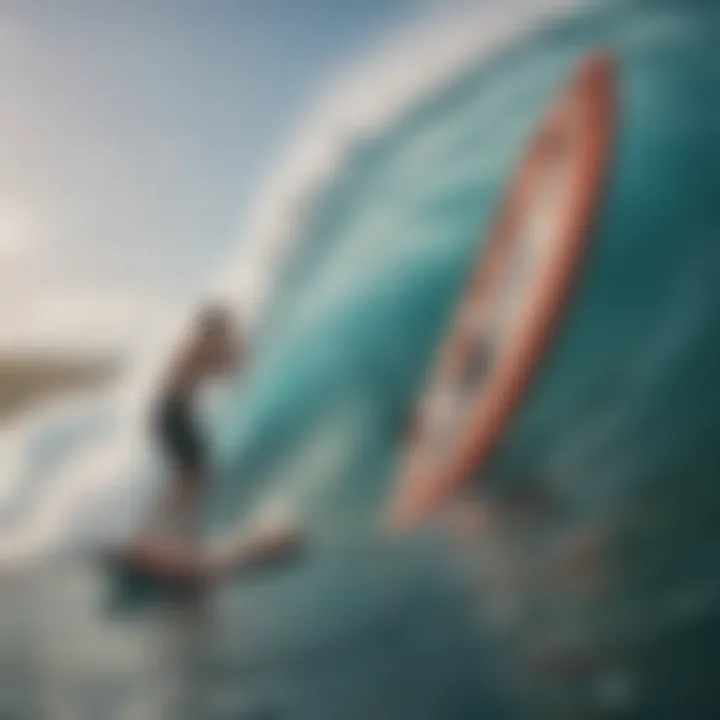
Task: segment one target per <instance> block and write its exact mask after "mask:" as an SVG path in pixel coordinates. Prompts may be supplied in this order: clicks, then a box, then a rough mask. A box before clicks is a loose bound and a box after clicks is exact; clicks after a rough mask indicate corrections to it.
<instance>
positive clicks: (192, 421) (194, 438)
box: [152, 306, 243, 535]
mask: <svg viewBox="0 0 720 720" xmlns="http://www.w3.org/2000/svg"><path fill="white" fill-rule="evenodd" d="M242 356H243V346H242V341H241V340H240V337H239V336H238V335H237V334H236V332H235V330H234V328H233V321H232V317H231V315H230V313H229V312H228V311H227V310H226V309H225V308H223V307H220V306H212V307H206V308H204V309H203V310H202V311H201V312H200V313H199V315H198V317H197V319H196V321H195V325H194V327H193V328H192V331H191V333H190V336H189V338H188V341H187V342H186V343H185V345H183V346H182V347H181V348H180V350H179V352H178V353H177V354H176V356H175V357H174V358H173V360H172V362H171V364H170V368H169V370H168V372H167V374H166V377H165V379H164V382H163V386H162V389H161V391H160V394H159V398H158V399H157V400H156V402H155V405H154V407H153V411H152V430H153V434H154V437H155V440H156V442H157V444H158V445H159V448H160V450H161V451H162V452H163V454H164V455H165V457H166V459H167V460H168V461H169V463H170V465H171V467H172V481H171V488H170V492H169V494H168V497H167V501H166V503H165V504H164V505H165V507H164V508H163V510H164V511H165V514H166V517H165V518H163V519H165V520H167V519H168V518H170V519H172V520H175V521H176V523H178V524H179V526H180V529H181V530H182V532H183V533H184V534H186V535H187V534H188V533H190V532H191V531H193V530H194V528H193V527H192V526H193V525H194V524H195V522H194V520H195V518H194V516H196V515H197V512H196V511H197V507H198V505H199V503H200V499H201V496H202V494H203V493H204V492H205V491H206V490H207V485H208V482H209V474H210V473H209V467H208V453H207V450H206V447H205V440H204V437H203V433H202V430H201V427H200V423H199V421H198V418H197V413H196V408H195V399H196V395H197V393H198V391H199V389H200V388H201V386H202V385H203V383H204V382H206V381H208V380H212V379H213V378H217V377H220V376H226V375H230V374H232V373H234V372H236V371H238V370H239V369H240V365H241V362H242Z"/></svg>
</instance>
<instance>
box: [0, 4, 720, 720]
mask: <svg viewBox="0 0 720 720" xmlns="http://www.w3.org/2000/svg"><path fill="white" fill-rule="evenodd" d="M718 37H720V6H719V5H718V4H717V3H715V2H712V1H711V0H654V1H651V0H646V1H641V0H634V1H631V0H625V1H623V0H618V1H615V2H603V3H596V4H588V5H583V6H580V7H578V8H575V9H574V10H572V11H571V12H567V13H563V14H561V15H558V16H557V17H551V18H545V19H542V20H537V19H533V20H532V22H531V23H529V24H528V23H526V24H525V25H524V26H523V28H522V32H517V33H513V34H509V35H508V37H507V38H506V41H505V42H503V43H499V44H498V46H497V47H493V48H491V49H488V48H487V43H486V42H485V40H484V39H482V40H481V39H478V41H477V48H476V49H477V52H475V53H473V52H469V53H467V57H465V58H464V59H463V61H462V62H456V63H454V65H452V67H450V68H449V69H447V70H446V71H445V72H443V73H438V74H437V76H433V78H432V82H430V83H429V84H427V85H426V86H424V87H419V89H416V91H415V92H414V93H413V94H412V97H410V98H408V99H406V100H405V101H404V103H403V104H402V107H400V108H399V109H396V110H395V111H394V112H393V114H392V116H391V117H389V118H385V119H384V120H383V122H382V123H380V124H368V125H367V126H362V125H361V126H360V129H357V128H356V129H355V131H354V132H353V133H352V134H351V137H349V138H344V139H343V142H342V149H341V152H338V153H335V154H334V155H333V162H332V163H330V164H329V165H328V166H327V167H325V169H324V173H323V177H322V181H321V182H320V181H318V182H316V183H314V184H313V185H312V187H311V186H310V183H309V180H308V186H307V187H301V188H300V191H299V193H298V197H299V198H300V200H298V204H297V205H295V206H293V212H294V213H296V216H295V215H294V216H293V218H294V219H293V222H292V223H289V224H288V227H290V228H291V230H288V229H287V228H286V229H285V235H282V233H281V234H280V235H278V237H280V236H281V235H282V237H280V240H277V242H273V243H271V242H269V241H267V239H266V240H263V242H261V243H259V244H258V245H256V246H255V247H254V249H253V252H254V253H255V255H254V256H253V255H252V254H251V256H250V257H255V258H256V259H257V258H259V259H258V262H262V263H264V264H265V265H264V266H268V265H271V266H272V268H273V273H274V274H273V282H272V283H269V281H268V284H269V285H271V286H272V287H271V289H269V290H268V289H267V288H264V290H263V292H260V291H258V292H259V294H261V295H263V297H264V298H265V300H264V303H263V309H262V313H258V316H257V318H256V322H255V327H256V336H255V343H254V348H255V349H254V355H253V361H252V365H251V367H250V368H249V371H248V372H247V373H246V374H245V376H244V377H243V378H242V379H241V380H239V381H238V382H237V383H235V384H233V386H232V387H229V388H227V389H225V392H224V394H223V396H222V398H221V399H220V402H219V403H218V404H217V406H216V407H214V409H213V412H212V413H211V416H210V418H209V421H210V422H211V425H212V434H211V438H212V445H213V451H214V454H215V459H216V464H217V468H218V472H217V477H216V479H215V483H216V491H215V492H214V493H213V496H212V498H210V500H209V502H208V507H207V513H206V521H207V525H208V528H209V529H211V530H212V529H221V528H224V527H226V526H236V525H238V524H246V525H248V526H249V525H250V524H251V523H253V522H260V521H262V519H263V518H265V517H268V516H275V515H280V516H285V517H289V518H291V519H293V520H295V521H297V522H300V523H302V524H303V526H304V527H305V528H307V534H308V546H307V548H306V551H305V554H304V556H303V557H302V558H301V559H300V560H299V561H298V562H296V563H295V564H293V565H292V566H291V567H288V568H286V569H283V570H282V571H278V572H276V573H267V574H265V575H260V576H257V577H254V578H249V579H248V580H247V581H243V582H238V583H236V584H233V585H232V586H228V587H226V588H223V589H222V590H221V591H220V592H218V593H217V594H216V595H215V596H213V597H212V598H210V599H208V600H207V601H206V602H204V603H199V602H194V601H192V600H189V599H184V600H182V601H173V602H160V601H159V600H158V598H150V599H148V600H146V601H144V602H135V603H129V604H123V603H122V602H120V600H121V599H122V598H119V597H118V593H117V592H116V590H117V588H116V587H115V586H114V584H113V577H112V576H111V575H110V574H109V573H108V572H106V571H105V570H104V569H103V568H102V567H100V566H99V565H98V563H97V562H95V561H88V560H77V561H72V560H68V559H67V557H65V559H64V560H63V561H62V562H61V561H60V560H57V559H56V560H55V561H54V562H53V563H51V564H50V566H49V567H47V566H44V567H29V568H25V569H23V563H22V562H18V561H17V560H18V558H20V559H22V558H23V557H27V556H29V555H31V554H32V555H33V556H35V555H38V554H41V553H42V554H45V555H48V556H52V555H53V554H58V553H59V552H60V551H62V553H63V555H64V556H67V555H68V554H69V552H68V551H69V550H78V549H80V548H82V549H85V550H92V549H95V548H96V547H97V546H98V545H100V544H101V543H102V541H106V540H107V539H108V538H109V537H111V536H114V535H116V534H122V532H127V527H129V526H130V525H131V523H130V521H129V520H128V521H127V522H126V523H125V524H123V522H120V521H117V522H114V521H113V518H115V517H116V515H118V514H122V513H120V509H122V510H123V511H124V512H125V513H126V514H127V516H128V518H129V517H130V516H131V515H132V512H131V511H132V509H133V507H132V502H130V500H129V499H128V497H129V496H127V497H126V495H124V494H123V488H127V487H132V488H133V489H134V490H137V489H138V488H140V487H143V488H150V487H152V483H153V478H155V480H154V481H155V482H156V481H157V477H156V476H157V472H156V470H155V469H154V468H153V464H152V462H151V461H150V460H149V459H147V458H146V457H145V455H146V452H145V449H144V448H143V447H142V439H141V438H140V439H138V438H136V437H135V436H134V435H132V433H131V436H130V439H129V440H128V439H127V438H125V440H124V441H123V442H120V441H119V440H117V433H118V432H119V430H118V428H119V427H120V426H122V425H123V424H127V423H129V422H131V419H132V417H133V413H132V411H131V410H128V411H127V412H125V410H124V409H123V411H122V412H121V410H120V409H119V407H118V404H117V402H116V401H114V400H112V399H110V400H107V399H104V400H103V401H102V402H100V401H97V400H94V399H91V400H90V401H89V404H87V405H83V406H82V407H80V408H77V409H75V410H74V414H73V415H72V417H73V418H74V421H73V422H70V420H68V419H67V418H68V417H69V415H68V414H61V416H60V417H59V418H51V419H50V420H48V419H47V418H45V419H44V420H43V421H42V427H41V425H40V424H39V423H40V421H38V420H33V421H32V422H30V423H29V424H28V425H25V426H23V429H22V432H18V433H17V434H16V435H13V436H12V438H11V439H12V449H13V451H14V454H12V460H13V463H15V464H14V465H12V466H11V465H8V467H12V469H13V477H12V478H11V482H9V483H8V486H7V489H3V493H4V497H3V504H2V508H0V518H1V522H2V523H3V527H2V533H0V538H2V539H3V540H4V541H5V543H6V544H5V545H4V546H3V549H4V550H6V552H7V555H8V556H10V554H11V553H10V551H9V550H7V549H8V548H10V549H11V550H12V557H13V558H14V559H15V563H14V564H15V565H16V566H18V565H19V568H18V567H15V568H14V571H13V574H12V575H8V576H7V577H6V576H3V577H2V578H1V579H0V583H2V591H1V592H2V594H1V595H0V638H2V641H1V642H0V708H4V709H5V710H4V711H3V712H5V713H6V715H7V717H49V718H53V719H54V718H65V717H67V718H126V717H127V718H130V717H132V718H146V717H147V718H153V719H155V718H158V719H160V718H165V717H167V718H183V717H188V718H248V719H250V718H257V719H258V720H259V719H260V718H278V719H280V718H288V719H290V718H293V719H294V718H300V719H305V718H308V719H311V720H316V719H317V720H322V719H323V718H328V719H329V720H334V719H336V718H348V719H352V718H359V719H364V718H413V720H422V719H424V718H427V719H428V720H434V719H435V718H438V719H440V718H442V719H445V718H458V719H459V718H478V717H487V718H493V719H494V718H498V719H499V718H506V717H507V718H523V717H563V718H565V717H568V718H569V717H593V718H594V717H638V718H640V717H642V718H645V717H648V718H665V717H667V718H677V717H688V718H706V717H713V716H714V715H715V714H716V713H717V710H718V707H717V705H718V701H717V700H716V699H715V698H714V697H713V695H714V687H715V686H716V684H717V680H718V677H717V675H718V669H717V668H719V667H720V662H719V660H720V657H719V653H718V650H717V641H718V640H719V639H720V637H718V634H717V632H716V628H717V627H718V624H719V620H720V618H718V608H719V607H720V605H718V592H720V574H719V573H718V571H717V570H718V561H717V556H718V550H720V530H718V528H720V525H718V523H717V516H718V511H719V510H720V490H718V489H717V487H716V482H717V478H718V473H720V449H718V448H720V444H718V439H719V437H720V384H719V383H717V382H716V377H715V376H716V372H717V370H716V368H717V365H718V360H719V359H720V323H718V318H720V295H719V294H718V292H717V289H716V288H717V286H718V282H719V281H720V245H719V244H718V243H717V239H718V236H719V235H720V203H719V202H718V200H717V177H718V176H719V174H720V145H718V143H717V137H718V132H719V131H720V51H718V49H717V47H718V45H717V40H718ZM599 46H602V47H607V46H609V47H610V48H611V49H612V50H613V51H614V52H615V54H616V56H617V58H618V62H619V66H620V79H621V102H620V116H619V123H618V140H617V144H616V148H615V155H614V158H613V164H612V169H611V173H610V176H609V178H608V192H607V196H606V198H605V203H604V207H603V212H602V214H601V218H600V222H599V224H598V228H597V232H596V234H595V243H594V246H593V250H592V253H591V255H590V258H589V261H588V265H587V269H586V272H585V274H584V277H583V279H582V282H581V284H580V286H579V289H578V292H577V293H576V296H575V298H574V301H573V305H572V308H571V309H570V312H569V314H568V316H567V318H566V320H567V321H566V323H565V324H564V326H563V328H562V332H561V334H560V336H559V338H558V341H557V343H556V344H555V345H554V347H553V349H552V351H551V353H550V355H549V357H548V358H547V362H546V363H545V365H544V368H543V372H542V373H541V375H540V378H539V381H538V383H537V384H536V385H535V387H534V388H533V390H532V392H531V393H529V394H528V397H527V399H526V402H525V404H524V406H523V408H522V410H521V411H520V413H519V414H518V416H517V418H516V420H515V422H514V423H513V426H512V428H511V430H510V432H509V433H508V434H507V436H506V438H505V439H504V441H503V443H502V445H501V447H499V448H498V450H497V452H496V453H495V455H494V457H493V460H492V463H491V466H490V467H489V468H488V470H487V471H486V472H485V473H484V474H483V477H482V478H478V482H477V484H476V489H475V490H474V501H475V502H477V503H478V507H482V508H486V509H489V510H487V512H489V513H490V515H489V517H490V518H491V519H494V520H493V522H494V523H495V524H494V525H493V523H491V525H492V529H491V530H490V531H487V530H485V531H478V530H477V529H476V530H470V531H469V532H462V531H458V532H455V533H448V532H445V531H443V530H442V529H441V528H429V529H427V531H425V532H424V533H420V534H418V535H415V536H413V537H408V538H404V539H389V538H387V537H384V536H383V535H382V534H381V533H379V532H378V527H379V525H380V524H381V521H382V517H383V511H384V509H385V507H386V503H387V499H388V497H389V495H390V493H391V491H392V487H393V482H394V479H395V475H396V471H397V465H398V460H399V458H400V457H401V455H402V451H403V447H404V443H405V441H406V433H407V423H408V416H409V413H410V412H411V410H412V407H413V405H414V403H415V402H416V401H417V399H418V397H420V395H421V393H422V389H423V387H424V383H425V381H426V378H427V374H428V371H429V369H430V368H431V366H432V362H433V358H434V355H435V352H436V349H437V347H438V344H439V343H440V342H441V341H442V338H443V337H444V334H445V332H446V331H447V327H448V323H449V322H450V320H451V318H452V314H453V310H454V307H455V304H456V302H457V300H458V298H459V297H460V293H461V291H462V285H463V280H464V278H465V277H466V275H467V272H468V268H469V267H470V266H471V263H472V262H474V260H475V258H476V257H477V253H478V250H479V248H480V247H481V244H482V237H483V230H484V228H486V227H487V225H488V223H489V222H490V221H491V219H492V216H493V212H494V209H495V207H496V205H497V202H498V200H499V198H500V197H501V196H502V193H503V191H504V188H505V187H506V185H507V183H508V181H509V180H510V178H512V174H513V170H514V167H515V164H516V162H517V161H518V159H519V157H520V155H521V153H522V150H523V145H524V142H525V141H526V140H527V139H528V137H529V135H530V134H531V133H532V130H533V128H534V126H535V125H536V124H537V121H538V119H539V117H540V116H541V114H542V112H543V110H544V108H545V107H546V106H547V105H548V103H549V102H551V101H552V98H553V97H554V94H555V93H556V92H557V91H558V89H559V88H560V87H562V84H563V82H564V81H565V80H566V79H567V77H568V75H569V73H570V72H571V70H572V68H573V66H574V63H575V62H576V61H577V59H578V58H580V57H582V55H583V54H584V53H586V52H587V51H588V50H591V49H594V48H596V47H599ZM311 124H312V123H311ZM289 233H290V234H291V235H292V237H291V238H289V239H287V238H286V236H287V235H288V234H289ZM281 240H282V241H283V242H284V243H285V244H283V242H281ZM247 258H248V256H247V255H242V254H241V261H242V262H243V263H245V269H244V272H246V273H249V274H252V273H250V271H249V270H248V269H247V268H248V267H251V268H252V269H253V272H254V273H255V274H259V271H258V269H257V266H252V265H250V264H248V259H247ZM140 387H142V385H141V384H140V385H138V388H140ZM138 396H139V397H141V396H142V393H141V392H140V391H139V390H138ZM130 405H132V403H128V406H130ZM123 408H124V406H123ZM91 415H92V420H91V421H88V418H89V417H90V416H91ZM99 420H103V422H105V423H106V425H107V428H106V429H105V430H104V429H103V428H105V425H103V423H101V422H99ZM39 428H40V429H39ZM89 428H92V430H93V432H98V433H101V434H102V433H103V432H104V433H105V434H106V435H107V437H109V438H110V439H109V440H107V441H106V443H105V445H103V444H102V443H100V442H99V441H98V440H97V439H95V438H94V436H93V435H92V434H89V435H88V432H87V431H88V429H89ZM85 435H88V437H87V438H86V437H85ZM28 438H32V442H30V441H29V440H28ZM7 447H8V448H10V444H8V445H7ZM97 447H101V448H102V453H101V454H98V452H97V451H96V448H97ZM88 448H92V453H94V454H92V453H91V451H90V450H88ZM6 449H7V448H6ZM88 453H90V454H88ZM8 457H10V456H8ZM83 463H85V464H83ZM110 475H112V477H113V478H117V479H116V480H114V481H113V482H110V481H106V478H107V477H108V476H110ZM91 483H94V485H93V487H97V490H96V491H95V492H94V494H92V496H91V499H90V500H88V499H87V497H88V493H87V489H88V487H89V485H90V484H91ZM528 490H530V491H531V492H530V497H534V498H541V499H542V502H541V503H540V506H541V507H540V509H538V507H537V506H535V505H532V503H531V508H530V511H529V512H527V511H525V514H523V510H522V508H521V509H520V510H518V509H517V508H518V507H519V506H521V505H522V498H523V497H528V494H527V491H528ZM145 493H146V494H145V495H144V496H143V495H142V494H141V495H140V497H141V498H142V497H149V495H150V490H146V491H145ZM121 497H122V498H123V499H122V502H120V500H119V499H120V498H121ZM133 497H134V498H135V500H134V502H135V503H136V505H138V504H139V505H142V502H141V501H140V500H138V499H137V497H138V495H137V493H135V495H133ZM48 498H49V499H48ZM508 498H509V499H508ZM513 498H520V504H519V505H518V503H515V504H514V501H513ZM135 510H136V511H137V508H135ZM518 518H519V519H518ZM716 540H718V545H716V544H715V541H716ZM2 716H3V717H5V715H2Z"/></svg>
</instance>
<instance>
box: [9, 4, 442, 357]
mask: <svg viewBox="0 0 720 720" xmlns="http://www.w3.org/2000/svg"><path fill="white" fill-rule="evenodd" d="M435 5H436V3H433V2H430V0H363V1H362V2H356V1H355V0H345V1H344V2H340V1H338V0H206V1H203V2H198V1H197V0H122V2H116V1H115V0H33V1H32V2H27V0H0V93H2V96H3V99H4V102H3V103H2V106H1V107H2V112H0V352H2V351H7V350H13V349H25V348H31V349H41V350H47V349H57V348H60V349H63V348H73V349H84V348H87V349H89V350H97V349H98V348H100V349H103V350H104V349H109V350H112V351H119V352H124V351H125V350H127V348H128V347H130V346H131V345H132V343H133V341H134V339H135V338H136V337H137V336H138V334H139V333H140V332H141V330H142V328H143V327H146V326H149V324H151V323H152V322H153V321H156V320H157V318H161V317H164V316H165V315H166V314H167V313H168V312H172V308H173V307H178V306H180V305H181V304H182V302H183V300H184V299H185V298H188V297H193V296H195V294H196V293H198V292H199V291H200V289H201V288H202V287H204V286H205V285H206V283H207V282H208V278H209V277H210V276H211V275H212V273H214V272H216V271H217V269H218V267H220V266H221V265H222V262H223V258H225V257H228V256H229V255H230V253H231V250H232V249H233V248H235V247H236V246H237V245H238V243H239V242H242V238H241V237H240V228H241V226H242V220H243V218H244V217H245V216H246V215H247V214H248V213H250V212H251V211H252V207H251V205H252V201H253V198H254V197H256V196H257V194H258V187H259V186H260V185H261V184H262V183H263V181H264V179H265V177H266V175H267V173H268V172H269V169H270V168H271V167H272V165H273V163H275V162H276V161H277V159H278V157H279V156H281V155H282V153H283V151H284V149H285V147H286V146H287V144H288V142H289V140H290V139H291V137H292V133H293V129H294V128H295V126H296V125H297V124H298V122H299V121H300V120H301V119H302V118H304V117H305V116H306V115H307V114H308V112H309V111H310V110H311V108H312V106H313V103H314V101H315V98H316V97H317V95H318V93H319V92H320V91H321V89H322V88H323V87H324V85H325V84H327V83H328V82H329V78H331V77H335V76H336V75H337V70H338V68H342V67H344V66H351V65H352V64H353V63H355V62H356V61H358V59H360V58H362V57H363V56H364V55H366V54H368V53H371V52H372V47H373V44H374V43H375V42H376V41H381V40H383V39H385V38H386V37H387V36H388V35H389V34H390V33H393V32H396V31H397V30H398V29H399V28H402V27H406V26H410V25H412V24H413V23H414V22H416V21H417V20H418V19H419V18H420V16H422V15H424V14H425V13H427V12H428V11H429V10H430V9H431V8H432V7H433V6H435Z"/></svg>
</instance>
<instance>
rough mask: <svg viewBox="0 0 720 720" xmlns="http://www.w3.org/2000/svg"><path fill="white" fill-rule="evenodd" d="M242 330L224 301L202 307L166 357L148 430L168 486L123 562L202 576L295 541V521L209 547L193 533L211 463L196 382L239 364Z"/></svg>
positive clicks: (169, 574)
mask: <svg viewBox="0 0 720 720" xmlns="http://www.w3.org/2000/svg"><path fill="white" fill-rule="evenodd" d="M243 357H244V342H243V338H242V337H241V336H240V335H239V334H238V333H237V332H236V330H235V328H234V321H233V317H232V315H231V313H230V312H229V311H228V310H227V309H226V308H224V307H222V306H209V307H206V308H204V309H203V310H202V311H201V312H200V313H199V314H198V316H197V318H196V320H195V323H194V325H193V327H192V328H191V331H190V333H189V336H188V339H187V341H186V342H185V343H184V344H183V345H182V346H181V347H180V349H179V350H178V352H177V353H176V355H175V356H174V358H173V359H172V361H171V363H170V366H169V368H168V371H167V373H166V375H165V377H164V379H163V383H162V387H161V389H160V392H159V395H158V396H157V398H156V400H155V402H154V404H153V406H152V417H151V431H152V433H153V438H154V440H155V441H156V443H157V445H158V446H159V449H160V450H161V452H162V453H163V455H164V456H165V457H166V459H167V460H168V462H169V464H170V466H171V473H172V474H171V481H170V487H169V490H168V492H167V493H166V495H165V496H164V497H163V498H162V499H161V502H160V503H159V505H158V508H157V510H156V512H155V513H154V514H153V515H152V516H151V517H150V519H149V521H148V523H147V525H146V528H145V530H144V531H143V532H141V533H140V535H139V537H138V538H137V539H136V540H135V541H134V542H133V543H131V544H130V546H129V547H128V548H126V549H125V550H124V551H123V552H122V553H121V558H122V559H123V560H124V562H125V563H129V564H130V565H131V566H132V567H134V568H136V569H138V570H141V571H143V572H145V573H146V574H148V575H150V576H152V577H155V578H157V579H160V580H164V581H168V582H189V583H192V584H194V583H197V582H200V583H205V582H209V581H213V580H216V579H219V578H220V577H223V576H225V575H226V574H227V573H231V572H234V571H237V570H240V569H244V568H250V567H255V566H257V565H265V564H267V563H268V562H270V561H272V560H276V559H282V558H284V557H286V556H287V555H288V554H289V553H290V552H291V551H292V550H294V549H295V547H296V546H297V540H298V537H297V532H296V529H295V528H293V527H287V526H276V527H269V528H267V527H266V528H264V529H261V531H260V532H255V534H254V535H253V536H251V537H247V536H244V535H242V536H236V537H230V540H229V541H226V542H225V543H224V545H225V547H224V548H223V549H221V550H220V551H218V550H211V549H209V548H208V547H206V546H205V544H203V543H200V540H199V537H198V527H197V525H198V514H199V513H198V511H199V506H200V503H201V501H202V497H203V495H204V494H205V493H206V492H207V491H208V487H209V481H210V467H209V460H208V452H207V449H206V445H205V439H204V437H203V432H202V429H201V423H200V422H199V419H198V417H197V412H196V408H195V404H196V398H197V395H198V392H199V391H200V389H201V387H202V386H203V385H204V384H205V383H206V382H209V381H211V380H213V379H215V378H219V377H223V376H229V375H232V374H234V373H236V372H239V371H240V369H241V366H242V361H243Z"/></svg>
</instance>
